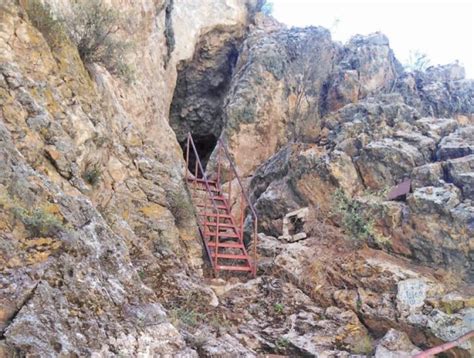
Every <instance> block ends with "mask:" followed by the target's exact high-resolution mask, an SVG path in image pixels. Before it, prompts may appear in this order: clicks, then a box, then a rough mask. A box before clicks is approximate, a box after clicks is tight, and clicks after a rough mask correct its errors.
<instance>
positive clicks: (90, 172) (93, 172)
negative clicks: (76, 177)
mask: <svg viewBox="0 0 474 358" xmlns="http://www.w3.org/2000/svg"><path fill="white" fill-rule="evenodd" d="M101 176H102V172H101V170H100V168H99V167H97V166H92V167H89V168H87V169H86V170H85V172H84V174H83V178H84V180H85V181H86V182H88V183H89V184H90V185H93V186H95V185H97V184H98V183H99V181H100V178H101Z"/></svg>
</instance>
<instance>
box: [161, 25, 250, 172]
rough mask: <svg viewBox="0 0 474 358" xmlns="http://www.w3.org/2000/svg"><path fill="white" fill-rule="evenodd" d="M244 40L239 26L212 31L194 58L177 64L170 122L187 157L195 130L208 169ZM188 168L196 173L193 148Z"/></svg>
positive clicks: (196, 140) (200, 152) (199, 152)
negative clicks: (188, 143) (190, 139)
mask: <svg viewBox="0 0 474 358" xmlns="http://www.w3.org/2000/svg"><path fill="white" fill-rule="evenodd" d="M241 41H242V33H241V32H240V31H239V29H237V28H231V29H229V30H228V31H224V30H223V29H217V30H214V31H211V32H209V33H207V34H205V35H204V36H203V37H202V38H201V39H200V41H199V43H198V44H197V45H196V46H197V47H196V51H195V54H194V56H193V58H192V59H190V60H187V61H182V62H180V63H179V64H178V66H177V70H178V76H177V80H176V87H175V90H174V94H173V100H172V102H171V107H170V113H169V119H170V125H171V128H172V129H173V130H174V132H175V133H176V137H177V139H178V142H179V143H180V145H181V148H182V149H183V156H184V158H185V159H186V143H187V135H188V133H191V135H192V137H193V141H194V144H195V146H196V150H197V152H198V155H199V158H200V160H201V164H202V166H203V169H204V170H206V165H207V163H208V161H209V158H210V157H211V155H212V152H213V151H214V148H215V147H216V144H217V140H218V138H219V136H220V135H221V132H222V129H223V126H224V120H225V119H224V117H225V115H224V110H223V108H224V105H225V97H226V95H227V92H228V90H229V86H230V82H231V79H232V74H233V72H234V70H235V67H236V65H237V61H238V58H239V50H238V49H239V47H240V44H241ZM188 167H189V170H190V171H191V173H193V174H194V172H195V168H196V157H195V155H194V153H193V151H192V150H190V155H189V164H188ZM199 174H200V175H201V174H202V173H199Z"/></svg>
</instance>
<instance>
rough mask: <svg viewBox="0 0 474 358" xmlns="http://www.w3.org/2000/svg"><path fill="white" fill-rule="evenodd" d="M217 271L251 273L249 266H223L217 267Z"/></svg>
mask: <svg viewBox="0 0 474 358" xmlns="http://www.w3.org/2000/svg"><path fill="white" fill-rule="evenodd" d="M216 269H217V270H227V271H252V268H251V267H250V266H223V265H217V267H216Z"/></svg>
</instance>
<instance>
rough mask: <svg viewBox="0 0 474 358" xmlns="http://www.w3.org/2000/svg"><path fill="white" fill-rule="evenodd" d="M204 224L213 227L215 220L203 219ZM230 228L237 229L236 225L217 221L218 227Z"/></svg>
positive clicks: (215, 224) (215, 223)
mask: <svg viewBox="0 0 474 358" xmlns="http://www.w3.org/2000/svg"><path fill="white" fill-rule="evenodd" d="M203 225H204V226H210V227H215V226H217V222H215V221H205V222H204V223H203ZM221 227H222V228H232V229H235V230H238V229H237V227H236V226H235V225H234V224H232V223H219V228H221Z"/></svg>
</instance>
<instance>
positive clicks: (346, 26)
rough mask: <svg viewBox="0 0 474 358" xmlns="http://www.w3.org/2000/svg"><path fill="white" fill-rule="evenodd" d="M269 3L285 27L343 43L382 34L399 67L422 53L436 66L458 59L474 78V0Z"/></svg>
mask: <svg viewBox="0 0 474 358" xmlns="http://www.w3.org/2000/svg"><path fill="white" fill-rule="evenodd" d="M269 1H270V2H272V3H273V16H274V17H275V18H276V19H277V20H279V21H280V22H283V23H285V24H287V25H290V26H309V25H315V26H324V27H326V28H328V29H329V30H331V34H332V38H333V39H334V40H337V41H341V42H346V41H347V40H348V39H349V38H350V37H351V36H353V35H355V34H363V35H364V34H369V33H372V32H375V31H381V32H383V33H384V34H385V35H387V36H388V38H389V40H390V46H391V47H392V49H393V50H394V52H395V56H396V57H397V58H398V59H399V60H400V62H402V63H404V62H406V61H407V59H408V57H409V55H410V51H419V52H422V53H425V54H426V55H427V56H428V57H429V58H430V60H431V64H433V65H436V64H446V63H452V62H454V61H456V60H459V62H460V63H461V64H462V65H464V67H465V68H466V77H468V78H474V0H451V1H450V0H426V1H425V0H398V1H395V0H378V1H375V0H366V1H361V0H352V1H351V0H345V1H342V0H333V1H330V0H269Z"/></svg>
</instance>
